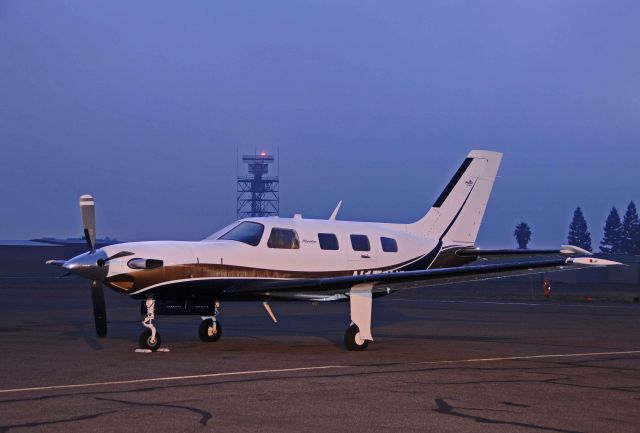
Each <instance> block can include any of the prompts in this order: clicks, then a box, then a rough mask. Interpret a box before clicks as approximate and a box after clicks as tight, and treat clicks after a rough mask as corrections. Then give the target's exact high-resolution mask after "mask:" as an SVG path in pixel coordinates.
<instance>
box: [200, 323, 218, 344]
mask: <svg viewBox="0 0 640 433" xmlns="http://www.w3.org/2000/svg"><path fill="white" fill-rule="evenodd" d="M212 332H213V320H212V319H205V320H203V321H201V322H200V325H199V326H198V337H200V340H202V341H206V342H208V343H213V342H216V341H218V340H220V337H222V325H221V324H220V321H216V333H215V334H212Z"/></svg>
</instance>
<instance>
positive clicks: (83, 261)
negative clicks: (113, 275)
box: [62, 250, 109, 281]
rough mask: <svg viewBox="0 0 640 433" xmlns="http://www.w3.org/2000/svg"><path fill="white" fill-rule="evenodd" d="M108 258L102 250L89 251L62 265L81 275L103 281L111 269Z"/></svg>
mask: <svg viewBox="0 0 640 433" xmlns="http://www.w3.org/2000/svg"><path fill="white" fill-rule="evenodd" d="M106 258H107V255H106V254H105V252H104V251H102V250H96V251H94V252H90V251H89V252H86V253H84V254H80V255H79V256H76V257H74V258H72V259H69V260H67V261H66V262H64V264H63V265H62V267H63V268H65V269H66V270H67V271H69V272H71V273H72V274H75V275H78V276H80V277H83V278H88V279H90V280H98V281H102V280H104V279H105V277H106V276H107V273H108V271H109V269H108V267H109V266H108V264H107V263H108V262H105V260H106Z"/></svg>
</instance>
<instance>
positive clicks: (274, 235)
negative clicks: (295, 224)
mask: <svg viewBox="0 0 640 433" xmlns="http://www.w3.org/2000/svg"><path fill="white" fill-rule="evenodd" d="M267 246H268V247H269V248H282V249H286V250H297V249H298V248H300V240H299V239H298V233H296V231H295V230H291V229H279V228H276V227H274V228H272V229H271V235H269V240H268V241H267Z"/></svg>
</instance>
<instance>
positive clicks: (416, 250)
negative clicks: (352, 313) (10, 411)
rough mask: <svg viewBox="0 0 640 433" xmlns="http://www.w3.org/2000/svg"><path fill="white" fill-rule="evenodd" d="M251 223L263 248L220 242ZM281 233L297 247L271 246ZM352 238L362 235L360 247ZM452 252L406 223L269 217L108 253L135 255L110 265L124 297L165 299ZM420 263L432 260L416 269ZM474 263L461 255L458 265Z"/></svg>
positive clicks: (406, 265) (380, 268)
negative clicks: (167, 292) (142, 264)
mask: <svg viewBox="0 0 640 433" xmlns="http://www.w3.org/2000/svg"><path fill="white" fill-rule="evenodd" d="M247 223H249V224H254V225H259V226H261V228H262V234H261V235H260V236H259V240H258V243H257V244H256V245H251V244H249V243H246V242H242V241H239V240H229V239H220V238H221V237H224V236H225V234H227V233H229V232H230V231H232V230H233V229H234V228H236V227H238V226H240V225H242V224H247ZM256 227H257V226H256ZM274 229H275V230H286V231H288V233H289V234H293V235H294V236H295V239H296V241H295V244H294V245H287V246H286V247H282V245H275V246H274V245H273V244H271V245H270V240H273V235H272V232H273V230H274ZM323 236H324V237H325V239H324V240H326V237H327V236H329V237H331V236H335V241H337V245H336V244H335V241H334V242H333V243H331V242H330V245H328V246H327V245H326V242H324V243H323V242H321V239H320V238H321V237H323ZM352 236H356V239H355V242H356V244H355V245H354V243H353V242H352ZM367 241H368V242H367ZM358 242H360V244H358ZM383 242H384V243H385V244H384V245H383ZM367 243H368V245H367ZM460 246H461V245H457V246H456V247H457V248H459V247H460ZM327 247H329V248H330V249H329V248H327ZM336 247H337V249H335V248H336ZM447 247H453V245H444V246H443V245H442V243H441V242H440V240H438V239H431V238H429V237H425V236H421V235H419V234H415V233H411V232H409V231H408V230H407V227H406V225H404V224H385V223H363V222H351V221H335V220H332V221H329V220H314V219H303V218H277V217H268V218H248V219H244V220H240V221H237V222H235V223H233V224H231V225H229V226H227V227H225V228H224V229H223V230H220V231H218V232H216V233H215V234H214V235H212V236H210V237H209V238H207V239H205V240H202V241H198V242H184V241H151V242H131V243H123V244H116V245H110V246H107V247H103V248H102V250H103V251H104V253H105V255H106V256H112V255H114V254H116V253H118V252H119V251H123V250H125V251H128V252H131V253H133V254H132V255H129V256H126V257H122V258H117V259H113V260H110V261H109V265H108V272H107V274H106V278H105V280H104V282H105V283H106V284H107V285H108V286H110V287H112V288H114V289H115V290H118V291H120V292H122V293H125V294H128V295H132V296H134V297H147V296H150V295H152V294H160V296H161V294H162V293H163V286H168V285H171V286H172V288H173V289H175V287H176V286H179V285H180V284H183V283H186V282H193V283H195V282H197V283H198V284H199V285H200V286H201V287H203V291H206V290H204V287H207V286H208V287H211V288H212V289H213V290H214V291H215V287H216V286H219V285H218V284H215V283H216V282H217V281H218V282H220V283H222V280H224V281H225V282H228V280H231V279H234V278H235V279H262V280H264V279H290V278H318V277H332V276H348V275H355V274H363V273H381V272H393V271H400V270H408V269H426V268H429V267H430V266H431V265H432V264H433V262H434V259H436V257H437V255H438V253H441V254H444V253H445V252H446V250H447V249H448V248H447ZM427 256H430V257H427ZM136 258H152V259H154V260H159V261H162V267H161V268H159V269H157V270H154V269H132V268H131V267H130V266H129V264H130V263H131V261H132V260H135V259H136ZM420 260H422V262H424V260H429V261H430V263H421V264H420V265H416V262H418V261H420ZM466 261H468V260H465V259H463V258H458V260H456V262H457V263H456V264H460V263H465V262H466ZM216 280H217V281H216ZM207 283H209V284H207ZM176 294H177V293H176V290H171V296H172V297H175V295H176ZM203 294H204V293H203ZM212 294H215V293H212ZM185 295H186V293H185Z"/></svg>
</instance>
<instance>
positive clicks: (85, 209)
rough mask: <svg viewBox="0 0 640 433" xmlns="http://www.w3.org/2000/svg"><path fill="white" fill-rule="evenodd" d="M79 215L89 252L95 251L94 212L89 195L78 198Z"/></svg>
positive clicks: (93, 203) (91, 198)
mask: <svg viewBox="0 0 640 433" xmlns="http://www.w3.org/2000/svg"><path fill="white" fill-rule="evenodd" d="M80 214H81V215H82V226H83V227H84V239H85V240H86V241H87V246H88V247H89V251H91V252H94V251H95V250H96V212H95V202H94V201H93V197H92V196H90V195H89V194H85V195H81V196H80Z"/></svg>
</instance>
